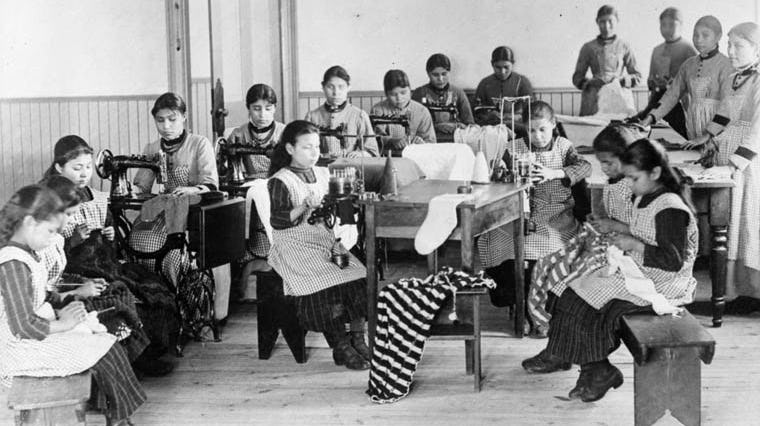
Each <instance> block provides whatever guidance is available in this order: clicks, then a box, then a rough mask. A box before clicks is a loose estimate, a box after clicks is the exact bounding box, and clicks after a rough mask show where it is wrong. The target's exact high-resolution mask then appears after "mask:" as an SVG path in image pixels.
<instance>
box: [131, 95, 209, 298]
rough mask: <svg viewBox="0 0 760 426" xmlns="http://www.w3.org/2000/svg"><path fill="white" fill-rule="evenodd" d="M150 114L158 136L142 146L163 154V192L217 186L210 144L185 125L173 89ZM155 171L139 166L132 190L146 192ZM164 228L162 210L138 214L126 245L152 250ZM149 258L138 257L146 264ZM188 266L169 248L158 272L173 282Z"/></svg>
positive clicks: (193, 192)
mask: <svg viewBox="0 0 760 426" xmlns="http://www.w3.org/2000/svg"><path fill="white" fill-rule="evenodd" d="M150 112H151V114H152V115H153V119H154V120H155V122H156V129H157V130H158V134H159V136H160V138H159V140H157V141H155V142H152V143H150V144H148V145H147V146H146V147H145V149H144V150H143V154H145V155H147V156H155V155H157V154H161V155H163V156H164V157H165V165H166V177H165V182H163V184H164V192H165V193H167V194H173V195H176V196H182V195H196V194H202V193H205V192H209V191H215V190H216V189H217V188H218V187H219V176H218V174H217V171H216V156H215V155H214V148H213V146H212V145H211V142H209V140H208V139H206V137H205V136H201V135H195V134H192V133H190V132H188V131H187V130H186V129H185V121H186V120H187V105H186V104H185V101H184V100H183V99H182V98H181V97H180V96H178V95H176V94H174V93H171V92H170V93H164V94H163V95H161V96H159V97H158V99H156V102H155V104H154V105H153V109H151V111H150ZM155 180H156V173H155V172H154V171H153V170H150V169H139V170H138V171H137V173H136V174H135V179H134V186H135V188H136V190H137V191H136V192H138V193H144V194H150V193H151V189H152V188H153V183H154V182H155ZM167 235H168V231H167V228H166V217H165V212H162V213H160V214H159V215H158V217H157V218H156V219H155V220H153V221H144V220H142V219H141V218H138V219H137V220H136V221H135V223H134V227H133V229H132V232H131V233H130V235H129V245H130V246H131V247H132V248H133V249H135V250H138V251H141V252H153V251H156V250H159V249H161V248H162V247H163V246H164V244H165V243H166V239H167ZM154 262H155V261H154V260H153V259H145V260H140V263H144V264H145V265H146V266H148V267H149V268H153V266H154ZM189 267H190V260H189V259H188V257H187V256H183V254H182V252H181V251H180V250H172V251H170V252H169V254H167V255H166V258H165V259H164V262H163V265H162V268H161V270H162V272H163V273H164V275H165V276H166V277H168V278H169V280H171V282H172V283H174V285H176V284H177V280H178V276H179V274H180V272H182V271H186V270H187V269H188V268H189Z"/></svg>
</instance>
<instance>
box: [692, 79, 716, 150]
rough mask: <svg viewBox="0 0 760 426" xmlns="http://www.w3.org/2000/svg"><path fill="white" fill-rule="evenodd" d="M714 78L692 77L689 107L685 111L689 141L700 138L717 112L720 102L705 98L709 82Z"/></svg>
mask: <svg viewBox="0 0 760 426" xmlns="http://www.w3.org/2000/svg"><path fill="white" fill-rule="evenodd" d="M713 78H714V77H694V78H692V79H691V93H690V99H689V107H688V108H687V109H686V111H685V112H686V114H685V115H686V134H687V135H688V136H689V139H696V138H698V137H700V136H702V135H703V134H704V133H705V129H707V125H708V124H710V121H712V119H713V117H714V116H715V113H716V112H717V111H718V106H719V105H720V101H719V100H717V99H710V98H708V97H707V91H708V89H709V87H710V80H711V79H713Z"/></svg>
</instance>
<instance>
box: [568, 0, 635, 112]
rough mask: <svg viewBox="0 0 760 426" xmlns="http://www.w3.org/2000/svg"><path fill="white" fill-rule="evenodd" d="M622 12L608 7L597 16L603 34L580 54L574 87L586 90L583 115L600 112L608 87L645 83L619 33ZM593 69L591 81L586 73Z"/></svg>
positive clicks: (582, 104) (625, 87) (582, 103)
mask: <svg viewBox="0 0 760 426" xmlns="http://www.w3.org/2000/svg"><path fill="white" fill-rule="evenodd" d="M617 24H618V13H617V10H616V9H615V7H614V6H610V5H604V6H602V7H600V8H599V10H598V11H597V14H596V25H597V26H598V27H599V35H598V36H597V37H596V38H595V39H594V40H591V41H589V42H588V43H586V44H584V45H583V47H581V51H580V54H578V62H577V63H576V65H575V72H574V73H573V85H574V86H575V87H577V88H578V89H580V90H582V91H583V93H582V94H581V111H580V115H594V114H596V113H597V112H598V111H599V105H598V93H599V90H600V89H601V88H602V86H604V85H605V84H609V83H612V82H618V83H619V84H620V86H622V87H623V88H624V89H626V90H630V88H631V87H634V86H636V85H637V84H638V83H639V82H640V81H641V73H640V72H639V70H638V68H637V67H636V57H635V56H634V54H633V51H632V50H631V48H630V46H629V45H628V43H627V42H625V41H623V40H621V39H620V38H619V37H618V36H617V34H616V33H615V30H616V29H615V27H616V26H617ZM589 69H591V78H587V77H586V72H587V71H588V70H589Z"/></svg>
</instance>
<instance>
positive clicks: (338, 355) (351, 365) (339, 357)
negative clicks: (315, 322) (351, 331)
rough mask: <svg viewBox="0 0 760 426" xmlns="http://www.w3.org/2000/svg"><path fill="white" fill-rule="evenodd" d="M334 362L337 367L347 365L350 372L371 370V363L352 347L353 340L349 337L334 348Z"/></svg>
mask: <svg viewBox="0 0 760 426" xmlns="http://www.w3.org/2000/svg"><path fill="white" fill-rule="evenodd" d="M333 360H334V361H335V365H345V366H346V368H348V369H349V370H366V369H368V368H369V362H367V360H366V359H364V358H363V357H362V356H361V355H359V353H358V352H356V349H354V347H353V346H351V340H350V339H349V338H348V336H346V338H344V339H343V340H341V341H340V342H338V344H337V345H336V346H335V348H333Z"/></svg>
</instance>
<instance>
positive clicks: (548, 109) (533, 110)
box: [505, 101, 554, 124]
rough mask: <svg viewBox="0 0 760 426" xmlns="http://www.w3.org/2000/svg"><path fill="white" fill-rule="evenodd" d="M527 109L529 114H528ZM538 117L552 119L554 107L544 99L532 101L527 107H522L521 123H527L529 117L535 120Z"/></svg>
mask: <svg viewBox="0 0 760 426" xmlns="http://www.w3.org/2000/svg"><path fill="white" fill-rule="evenodd" d="M505 108H506V107H505ZM529 111H530V114H528V112H529ZM539 118H545V119H547V120H554V108H552V106H551V105H549V104H548V103H546V102H544V101H533V102H531V103H530V104H529V105H528V106H527V107H523V113H522V121H523V123H526V124H527V123H528V120H529V119H530V120H536V119H539Z"/></svg>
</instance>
